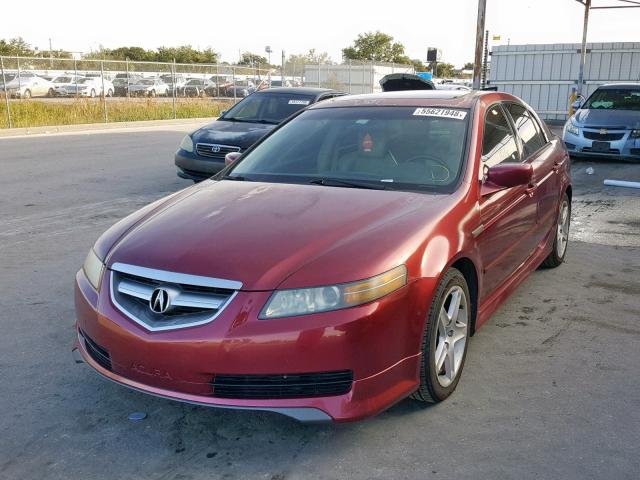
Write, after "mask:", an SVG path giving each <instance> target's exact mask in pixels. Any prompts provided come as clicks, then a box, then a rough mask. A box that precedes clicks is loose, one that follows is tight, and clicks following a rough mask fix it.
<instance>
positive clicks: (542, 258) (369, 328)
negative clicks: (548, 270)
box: [75, 91, 571, 422]
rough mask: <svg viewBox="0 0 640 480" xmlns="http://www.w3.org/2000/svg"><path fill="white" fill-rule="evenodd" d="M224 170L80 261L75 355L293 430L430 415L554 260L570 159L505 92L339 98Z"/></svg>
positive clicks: (120, 378)
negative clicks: (408, 409)
mask: <svg viewBox="0 0 640 480" xmlns="http://www.w3.org/2000/svg"><path fill="white" fill-rule="evenodd" d="M232 157H233V155H232V156H230V158H229V163H230V164H229V165H228V167H227V168H225V169H224V170H223V171H222V172H220V173H219V174H218V175H216V176H215V177H213V178H211V179H210V180H207V181H205V182H202V183H200V184H197V185H194V186H193V187H190V188H187V189H185V190H182V191H180V192H177V193H175V194H173V195H171V196H169V197H166V198H163V199H161V200H159V201H157V202H155V203H153V204H151V205H149V206H147V207H145V208H143V209H142V210H139V211H137V212H136V213H134V214H132V215H130V216H129V217H127V218H125V219H124V220H122V221H120V222H119V223H117V224H116V225H114V226H113V227H112V228H110V229H109V230H108V231H107V232H106V233H104V234H103V235H102V236H101V237H100V238H99V239H98V241H97V242H96V244H95V245H94V246H93V248H92V249H91V250H90V251H89V254H88V256H87V258H86V261H85V263H84V266H83V268H82V269H81V270H80V271H79V272H78V274H77V277H76V295H75V298H76V311H77V339H76V344H75V349H76V352H77V353H79V354H80V356H81V359H82V360H84V361H85V362H86V363H88V364H89V365H90V366H91V367H93V368H94V369H95V370H96V371H97V372H98V373H100V374H101V375H103V376H104V377H106V378H108V379H111V380H113V381H115V382H117V383H119V384H122V385H124V386H127V387H130V388H133V389H136V390H139V391H142V392H146V393H150V394H153V395H158V396H161V397H165V398H169V399H174V400H180V401H184V402H190V403H195V404H200V405H208V406H215V407H222V408H235V409H252V410H269V411H275V412H279V413H282V414H285V415H289V416H291V417H294V418H296V419H298V420H302V421H309V422H314V421H327V420H332V421H337V422H342V421H350V420H357V419H361V418H364V417H368V416H371V415H375V414H377V413H379V412H381V411H383V410H385V409H386V408H388V407H389V406H391V405H393V404H394V403H396V402H398V401H399V400H401V399H403V398H405V397H407V396H412V397H413V398H414V399H416V400H418V401H423V402H439V401H442V400H444V399H445V398H447V397H448V396H449V395H450V394H451V393H452V392H453V390H454V389H455V388H456V385H457V384H458V381H459V380H460V375H461V372H462V369H463V367H464V363H465V356H466V352H467V346H468V344H469V340H470V337H471V335H473V333H474V332H475V331H476V330H477V329H478V328H479V327H480V326H481V325H482V324H483V323H484V322H486V321H487V319H488V318H489V317H490V316H491V314H492V313H493V312H494V311H495V310H496V308H498V306H500V304H501V303H502V302H504V300H505V299H506V298H507V297H508V296H509V294H510V293H511V292H513V291H514V289H516V288H517V287H518V285H519V284H520V283H521V282H522V281H523V280H524V279H525V278H526V277H527V275H528V274H529V273H531V272H532V271H533V270H535V269H536V268H538V267H539V266H541V265H542V266H546V267H556V266H558V265H560V264H561V263H562V262H563V260H564V257H565V254H566V251H567V241H568V233H569V219H570V211H571V183H570V176H569V157H568V155H567V152H566V150H565V148H564V146H563V144H562V142H561V141H560V140H559V139H558V138H557V137H555V136H554V135H552V134H551V132H550V131H549V130H548V128H547V127H546V126H545V124H544V123H542V122H541V121H540V120H539V118H538V116H537V115H536V114H535V113H534V112H533V111H532V110H531V108H529V107H528V106H527V105H526V104H525V103H523V102H522V101H521V100H519V99H518V98H515V97H513V96H510V95H507V94H503V93H496V92H446V91H422V92H417V91H416V92H393V93H383V94H379V95H361V96H351V97H342V98H338V99H335V100H330V101H326V102H322V103H319V104H317V105H313V106H312V107H310V108H307V109H305V110H304V111H302V112H301V113H299V114H298V115H296V116H295V117H294V118H291V119H289V120H288V121H287V122H285V123H284V124H283V125H281V126H280V127H278V128H277V129H275V130H274V131H273V132H272V133H271V134H269V135H268V136H267V137H265V138H264V139H263V140H262V141H260V142H259V143H258V144H256V145H255V146H254V147H252V148H251V149H250V150H248V151H247V152H245V153H244V154H242V156H241V157H240V158H239V159H237V160H236V159H235V158H232ZM233 160H235V162H233V163H231V162H232V161H233Z"/></svg>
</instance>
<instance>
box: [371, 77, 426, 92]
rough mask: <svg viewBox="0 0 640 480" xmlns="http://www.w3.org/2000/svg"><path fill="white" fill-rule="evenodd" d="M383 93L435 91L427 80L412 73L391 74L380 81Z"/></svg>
mask: <svg viewBox="0 0 640 480" xmlns="http://www.w3.org/2000/svg"><path fill="white" fill-rule="evenodd" d="M380 86H381V87H382V91H383V92H400V91H403V90H435V89H436V88H435V86H434V85H433V83H431V82H430V81H429V80H426V79H424V78H421V77H419V76H418V75H414V74H412V73H392V74H390V75H385V76H384V77H382V78H381V79H380Z"/></svg>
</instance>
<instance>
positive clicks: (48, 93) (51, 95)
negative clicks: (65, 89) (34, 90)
mask: <svg viewBox="0 0 640 480" xmlns="http://www.w3.org/2000/svg"><path fill="white" fill-rule="evenodd" d="M53 94H54V91H53V88H50V89H49V91H48V92H47V97H49V98H51V97H53Z"/></svg>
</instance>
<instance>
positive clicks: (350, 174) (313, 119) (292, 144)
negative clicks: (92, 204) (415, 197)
mask: <svg viewBox="0 0 640 480" xmlns="http://www.w3.org/2000/svg"><path fill="white" fill-rule="evenodd" d="M422 110H424V109H417V108H416V107H346V108H325V109H317V110H309V111H306V112H304V113H302V114H301V115H300V116H298V117H296V118H295V119H294V120H292V121H291V122H289V123H288V124H286V125H285V126H283V127H282V128H280V129H279V130H277V131H276V132H274V134H273V135H271V136H269V137H268V138H267V139H266V140H265V141H264V142H262V143H261V144H259V145H258V146H257V147H256V148H255V149H254V150H252V151H251V152H250V153H248V154H247V155H246V156H245V157H244V158H243V159H242V160H241V161H240V162H239V163H238V164H237V165H236V166H235V167H234V168H233V169H232V170H231V172H229V173H228V174H229V175H230V176H232V177H235V176H238V177H243V178H245V179H248V180H257V181H267V182H286V183H309V182H310V181H314V180H317V179H340V180H351V181H357V182H360V183H361V182H369V183H370V184H371V186H372V187H373V186H374V185H373V184H375V186H376V187H380V186H384V187H385V188H387V189H397V190H440V191H451V190H452V189H453V188H454V186H455V183H456V181H457V178H458V177H459V175H460V172H461V170H462V164H463V159H464V147H465V143H466V132H467V124H468V117H469V115H466V116H462V115H459V116H458V118H443V117H438V116H425V115H421V114H418V112H420V111H422ZM460 117H463V118H462V119H460Z"/></svg>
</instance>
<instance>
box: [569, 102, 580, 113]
mask: <svg viewBox="0 0 640 480" xmlns="http://www.w3.org/2000/svg"><path fill="white" fill-rule="evenodd" d="M571 107H573V110H574V111H575V110H580V109H581V108H582V100H576V101H575V102H573V103H572V104H571Z"/></svg>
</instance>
